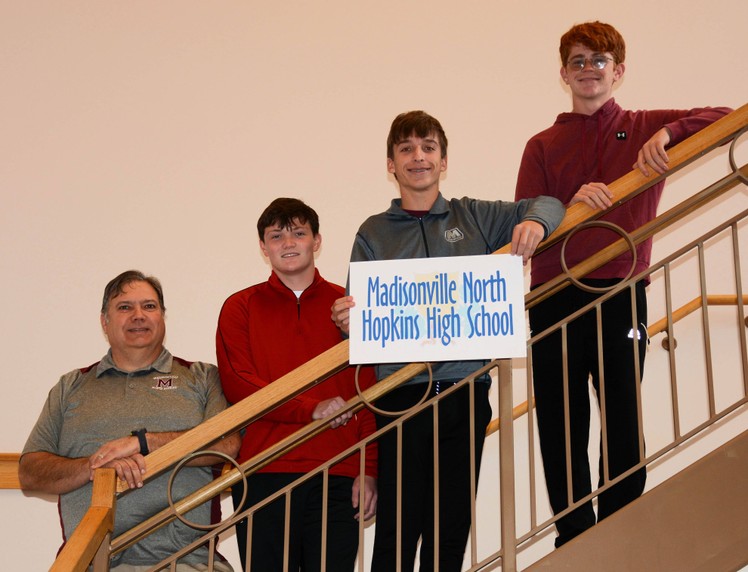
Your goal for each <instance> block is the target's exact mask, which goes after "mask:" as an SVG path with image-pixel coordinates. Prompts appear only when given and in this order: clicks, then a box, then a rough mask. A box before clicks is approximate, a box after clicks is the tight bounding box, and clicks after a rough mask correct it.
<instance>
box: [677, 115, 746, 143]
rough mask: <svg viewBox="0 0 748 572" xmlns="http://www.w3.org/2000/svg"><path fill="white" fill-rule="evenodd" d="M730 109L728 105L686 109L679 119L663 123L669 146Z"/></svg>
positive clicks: (719, 117)
mask: <svg viewBox="0 0 748 572" xmlns="http://www.w3.org/2000/svg"><path fill="white" fill-rule="evenodd" d="M732 111H733V110H732V109H730V108H729V107H703V108H697V109H691V110H689V111H686V112H685V115H683V116H682V117H680V118H679V119H676V120H674V121H670V122H669V123H666V124H665V125H664V127H666V128H667V130H668V131H670V146H672V145H675V144H677V143H680V142H681V141H683V140H684V139H687V138H688V137H690V136H691V135H693V134H694V133H698V132H699V131H701V130H702V129H704V127H707V126H708V125H711V124H712V123H714V122H715V121H717V120H718V119H722V118H723V117H724V116H725V115H728V114H729V113H731V112H732Z"/></svg>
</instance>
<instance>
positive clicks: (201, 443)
mask: <svg viewBox="0 0 748 572" xmlns="http://www.w3.org/2000/svg"><path fill="white" fill-rule="evenodd" d="M745 125H748V104H746V105H743V106H742V107H741V108H740V109H738V110H736V111H733V112H732V113H730V114H729V115H727V116H725V117H723V118H721V119H719V120H718V121H715V122H714V123H713V124H711V125H709V126H708V127H706V128H704V129H702V130H701V131H700V132H699V133H697V134H696V135H694V136H692V137H689V138H688V139H686V140H685V141H683V142H681V143H679V144H678V145H676V146H674V147H673V148H672V149H670V150H668V155H669V157H670V163H669V166H670V169H669V170H668V172H667V173H666V174H665V175H657V176H655V175H656V174H655V173H653V174H652V175H650V177H644V176H643V175H642V174H641V172H640V171H638V170H633V171H631V172H629V173H628V174H627V175H624V176H623V177H621V178H620V179H618V180H617V181H614V182H613V183H611V184H610V185H609V188H610V190H611V191H612V192H613V203H614V206H617V205H618V204H620V203H621V202H624V200H628V199H629V198H632V197H633V196H635V195H637V194H638V193H639V192H641V191H643V190H645V189H647V188H649V187H650V186H652V185H653V184H655V183H656V182H658V181H659V180H661V179H662V178H664V177H665V176H669V175H671V174H673V173H674V172H676V171H677V170H679V169H680V168H682V167H684V166H686V165H687V164H689V163H691V162H692V161H694V160H695V159H697V158H698V157H700V156H702V155H703V154H704V153H706V152H707V151H709V150H711V149H714V148H716V147H718V146H720V145H722V144H724V143H725V142H726V141H729V140H730V138H732V137H734V135H735V134H736V133H737V132H738V131H739V130H740V129H741V128H742V127H744V126H745ZM604 212H607V211H595V210H593V209H591V208H589V207H587V206H586V205H584V204H583V203H577V204H576V205H574V206H573V207H571V208H569V209H568V210H567V213H566V216H565V217H564V220H563V221H562V223H561V225H560V226H559V228H558V229H556V231H555V232H554V233H553V234H552V235H551V236H550V237H548V239H547V240H546V241H544V242H543V243H542V244H541V247H542V248H547V246H549V245H550V244H553V243H555V242H557V241H558V240H560V239H562V238H563V236H564V235H565V234H566V233H568V232H569V231H571V230H572V229H573V228H575V227H576V226H578V225H579V224H580V223H581V222H582V221H584V220H591V219H595V218H598V217H599V216H601V215H602V214H604ZM508 250H509V247H506V246H505V247H504V248H502V249H499V250H497V251H496V253H503V252H508ZM347 365H348V341H347V340H346V341H343V342H341V343H340V344H338V345H336V346H334V347H332V348H330V349H329V350H327V351H326V352H324V353H322V354H320V355H319V356H317V357H316V358H314V359H312V360H310V361H309V362H307V363H306V364H303V365H302V366H300V367H299V368H297V369H295V370H294V371H292V372H290V373H288V374H286V375H285V376H283V377H281V378H280V379H278V380H277V383H272V384H270V385H268V386H266V387H264V388H263V389H262V390H260V391H258V392H256V393H254V394H252V395H250V396H249V397H247V398H246V399H244V400H242V401H240V402H239V403H237V404H235V405H234V406H232V407H230V408H229V409H227V410H226V411H223V412H222V413H219V414H218V415H216V416H214V417H212V418H211V419H209V420H208V421H206V422H205V423H203V424H201V425H200V426H198V427H195V428H194V429H192V430H190V431H188V432H187V433H185V434H184V435H182V436H181V437H179V438H177V439H175V440H174V441H172V442H170V443H168V444H166V445H165V446H163V447H161V448H160V449H157V450H156V451H154V452H153V453H151V454H150V455H148V457H147V466H148V472H147V473H146V475H144V478H145V479H146V480H147V479H149V478H151V477H153V476H155V475H157V474H159V473H161V472H162V471H164V470H166V469H167V468H168V467H169V466H171V465H173V464H174V463H176V462H177V461H178V460H179V459H181V458H183V457H184V456H185V455H188V454H189V453H191V452H193V451H195V450H198V449H201V448H204V447H205V446H206V445H208V444H209V443H212V442H213V441H215V440H216V439H219V438H220V437H222V436H224V435H228V434H230V433H231V432H233V431H235V430H237V429H238V428H240V427H243V426H245V425H246V424H247V423H250V422H251V421H253V420H254V419H257V418H258V417H260V416H261V415H263V414H264V413H266V412H267V411H269V410H271V409H273V408H275V407H277V406H278V404H280V403H282V402H284V401H286V400H287V399H289V398H291V397H293V396H295V395H297V394H299V393H301V392H302V391H304V390H305V389H307V388H309V387H311V386H313V385H315V384H316V383H318V382H320V381H321V380H322V379H325V378H326V377H327V376H329V375H331V374H333V373H335V372H337V371H339V370H340V369H342V368H344V367H346V366H347ZM117 490H118V491H119V492H123V491H126V490H127V485H126V484H125V483H118V487H117Z"/></svg>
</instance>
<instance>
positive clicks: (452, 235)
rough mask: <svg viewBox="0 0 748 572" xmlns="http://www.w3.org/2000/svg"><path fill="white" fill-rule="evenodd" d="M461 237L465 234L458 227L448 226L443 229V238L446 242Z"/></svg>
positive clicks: (455, 240)
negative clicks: (448, 227)
mask: <svg viewBox="0 0 748 572" xmlns="http://www.w3.org/2000/svg"><path fill="white" fill-rule="evenodd" d="M463 238H465V235H464V234H462V231H461V230H460V229H459V228H450V229H449V230H445V231H444V240H446V241H447V242H458V241H460V240H462V239H463Z"/></svg>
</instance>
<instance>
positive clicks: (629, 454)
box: [530, 280, 647, 546]
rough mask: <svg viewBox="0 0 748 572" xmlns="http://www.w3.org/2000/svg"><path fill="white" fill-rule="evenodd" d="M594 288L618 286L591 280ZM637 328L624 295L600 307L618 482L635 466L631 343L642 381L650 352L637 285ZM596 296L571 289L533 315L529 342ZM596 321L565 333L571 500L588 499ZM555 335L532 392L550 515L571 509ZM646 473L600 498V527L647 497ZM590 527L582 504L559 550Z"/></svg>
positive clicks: (587, 318)
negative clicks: (589, 383)
mask: <svg viewBox="0 0 748 572" xmlns="http://www.w3.org/2000/svg"><path fill="white" fill-rule="evenodd" d="M586 282H587V283H589V284H592V285H593V286H597V287H602V286H605V285H610V284H614V283H616V282H617V281H616V280H588V281H586ZM635 288H636V296H635V297H636V312H637V317H636V319H637V322H638V324H633V323H632V315H631V293H630V290H628V289H626V290H624V291H622V292H621V293H619V294H617V295H616V296H614V297H613V298H611V299H610V300H608V301H606V302H605V303H604V304H603V305H602V334H603V335H602V339H603V347H602V350H603V373H604V379H605V384H604V388H603V389H604V394H605V414H606V420H607V423H606V429H607V448H608V471H609V478H610V479H613V478H614V477H616V476H618V475H620V474H621V473H623V472H625V471H626V470H628V469H630V468H631V467H632V466H634V465H635V464H637V463H638V462H639V460H640V454H642V453H643V451H640V450H639V425H640V424H639V418H638V413H637V398H636V390H637V388H636V377H635V370H634V366H635V360H634V340H635V339H637V340H638V351H639V368H640V372H641V374H642V375H643V374H644V356H645V353H646V346H647V329H646V323H647V299H646V293H645V285H644V284H643V283H638V284H637V285H636V287H635ZM599 296H600V294H596V293H589V292H585V291H583V290H580V289H578V288H576V287H574V286H569V287H567V288H565V289H564V290H562V291H560V292H559V293H557V294H555V295H553V296H551V297H550V298H548V299H547V300H545V301H543V302H541V303H540V304H538V305H537V306H535V307H534V308H532V309H530V327H531V328H532V332H533V335H537V334H540V333H541V332H542V331H543V330H545V329H546V328H548V327H549V326H552V325H553V324H555V323H556V322H558V321H559V320H561V319H563V318H565V317H566V316H569V315H570V314H572V313H573V312H575V311H576V310H578V309H579V308H581V307H583V306H585V305H586V304H588V303H589V302H591V301H593V300H594V299H596V298H597V297H599ZM596 320H597V317H596V312H595V311H594V309H593V310H591V311H589V312H587V313H586V314H584V315H583V316H581V317H580V318H578V319H576V320H574V321H573V322H571V323H570V324H569V325H568V337H567V343H568V347H567V352H566V355H567V359H568V367H569V372H568V377H569V412H570V419H569V422H570V428H571V434H570V435H571V439H570V443H571V477H572V494H573V500H574V501H576V500H579V499H580V498H582V497H584V496H586V495H588V494H589V493H590V492H591V490H592V489H591V482H590V481H591V477H590V466H589V460H588V445H589V427H590V399H589V390H588V381H589V378H590V376H591V377H592V384H593V387H594V388H595V391H596V393H597V397H598V402H599V401H600V397H601V392H600V375H599V367H598V347H597V323H596ZM562 357H563V356H562V347H561V332H560V330H559V331H558V332H556V333H554V334H552V335H551V336H549V337H547V338H544V339H543V340H541V341H540V342H536V343H535V344H534V346H533V348H532V370H533V385H534V389H535V407H536V412H537V417H538V434H539V437H540V450H541V454H542V457H543V468H544V470H545V479H546V485H547V487H548V496H549V499H550V503H551V507H552V509H553V512H554V513H556V514H557V513H559V512H561V511H562V510H564V509H565V508H567V507H568V506H569V502H568V492H567V478H566V477H567V473H566V443H565V435H566V430H565V422H564V418H565V416H564V383H563V361H562ZM602 451H603V443H602V434H601V436H600V461H599V471H600V482H599V485H600V486H601V485H602V484H603V478H604V473H603V458H602ZM645 481H646V469H644V468H642V469H640V470H638V471H636V472H635V473H633V474H632V475H630V476H629V477H626V478H625V479H623V480H622V481H621V482H620V483H618V484H617V485H615V486H614V487H612V488H610V489H608V490H607V491H605V492H603V493H601V494H600V496H599V497H598V520H602V519H603V518H605V517H606V516H609V515H610V514H612V513H614V512H615V511H616V510H618V509H619V508H621V507H622V506H624V505H626V504H628V503H629V502H631V501H632V500H634V499H636V498H637V497H639V496H640V495H641V494H642V492H643V490H644V483H645ZM594 524H595V513H594V511H593V508H592V502H587V503H584V504H583V505H581V506H580V507H579V508H577V509H575V510H573V511H572V512H570V513H569V514H568V515H567V516H565V517H563V518H561V519H560V520H559V521H558V522H557V523H556V528H557V530H558V534H559V535H558V538H556V546H561V545H562V544H564V543H565V542H568V541H569V540H571V539H572V538H574V537H575V536H577V535H578V534H580V533H581V532H583V531H584V530H586V529H588V528H590V527H591V526H592V525H594Z"/></svg>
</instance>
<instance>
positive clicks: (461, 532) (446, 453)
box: [371, 382, 491, 572]
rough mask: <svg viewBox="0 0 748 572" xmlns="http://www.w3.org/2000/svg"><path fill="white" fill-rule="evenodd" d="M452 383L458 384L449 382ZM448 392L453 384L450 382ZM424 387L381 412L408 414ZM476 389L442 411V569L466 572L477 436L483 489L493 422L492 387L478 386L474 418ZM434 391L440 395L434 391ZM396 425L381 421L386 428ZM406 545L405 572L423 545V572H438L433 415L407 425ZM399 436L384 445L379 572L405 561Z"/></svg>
mask: <svg viewBox="0 0 748 572" xmlns="http://www.w3.org/2000/svg"><path fill="white" fill-rule="evenodd" d="M447 385H452V384H447ZM441 386H442V388H444V386H445V384H444V383H443V382H442V384H441ZM424 390H425V386H424V385H423V384H418V385H413V386H405V387H401V388H399V389H396V390H394V391H392V392H391V393H389V394H388V395H386V396H385V397H384V398H382V399H380V400H379V401H378V402H377V406H378V407H379V408H380V409H383V410H388V411H400V410H403V409H406V408H407V407H410V406H411V405H413V404H415V403H416V402H417V401H418V399H420V397H421V396H422V395H423V392H424ZM469 390H470V389H469V387H468V386H465V387H463V388H461V389H459V390H457V391H456V392H455V393H453V394H452V395H450V396H448V397H447V398H445V399H444V400H443V401H442V402H441V403H440V405H439V425H438V427H439V439H438V446H439V468H438V471H439V473H438V474H439V492H438V494H439V509H440V512H439V570H440V572H452V571H457V572H459V570H461V569H462V560H463V556H464V553H465V544H466V543H467V537H468V533H469V531H470V500H471V499H470V446H469V444H470V431H471V429H472V430H473V431H474V432H475V457H476V485H477V474H478V470H479V468H480V461H481V455H482V452H483V441H484V439H485V436H486V426H487V425H488V422H489V421H490V420H491V406H490V404H489V402H488V390H489V384H488V383H475V418H474V419H473V421H474V427H472V423H471V418H470V415H469V413H470V412H469V393H468V392H469ZM432 392H433V389H432ZM391 421H392V418H391V417H384V416H379V415H378V416H377V425H378V427H383V426H385V425H387V424H389V423H390V422H391ZM402 436H403V439H402V441H403V445H402V446H403V450H402V463H403V464H402V530H401V533H400V536H399V538H400V540H401V546H402V554H401V562H402V570H403V571H404V572H406V571H408V570H413V566H414V563H415V557H416V548H417V545H418V540H419V538H420V539H421V551H420V559H421V568H420V569H421V571H429V570H433V569H434V477H435V475H434V425H433V412H432V410H431V409H430V408H429V409H428V410H426V411H424V412H422V413H420V414H419V415H417V416H416V417H414V418H413V419H411V420H409V421H407V422H406V423H405V424H404V426H403V432H402ZM398 457H399V454H398V450H397V432H396V431H395V430H394V429H393V430H391V431H389V432H387V433H386V435H383V436H382V438H380V440H379V480H378V490H379V500H378V503H377V522H376V532H375V540H374V554H373V558H372V566H371V570H372V572H392V571H393V570H395V569H396V566H395V563H396V558H397V540H398V532H397V459H398Z"/></svg>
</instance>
